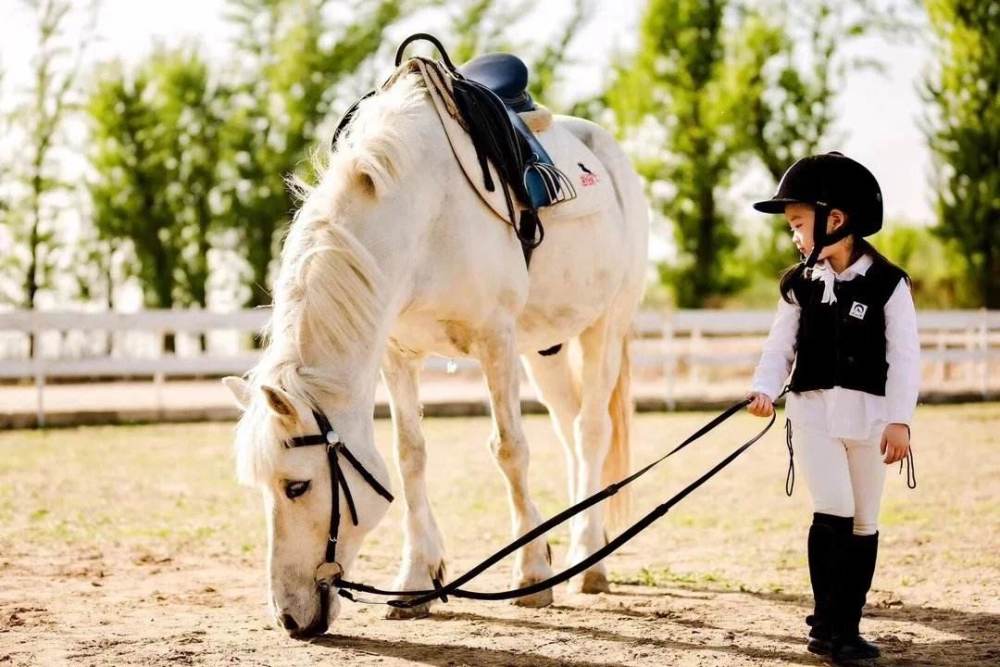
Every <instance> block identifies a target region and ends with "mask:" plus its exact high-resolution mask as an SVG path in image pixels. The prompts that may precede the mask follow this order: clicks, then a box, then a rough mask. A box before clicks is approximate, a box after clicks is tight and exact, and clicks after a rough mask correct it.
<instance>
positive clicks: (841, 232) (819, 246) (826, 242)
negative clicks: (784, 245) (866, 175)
mask: <svg viewBox="0 0 1000 667" xmlns="http://www.w3.org/2000/svg"><path fill="white" fill-rule="evenodd" d="M829 217H830V205H829V204H827V203H826V202H816V216H815V219H816V222H814V223H813V248H812V252H810V253H809V257H808V258H806V268H807V269H811V268H812V267H813V266H815V265H816V262H817V261H819V254H820V253H821V252H823V248H825V247H827V246H831V245H833V244H834V243H836V242H837V241H839V240H841V239H843V238H845V237H847V236H849V235H850V234H851V230H850V229H849V228H848V225H847V223H846V222H845V223H844V224H842V225H841V226H840V228H839V229H835V230H834V231H833V232H829V233H828V232H827V231H826V224H827V222H828V220H829Z"/></svg>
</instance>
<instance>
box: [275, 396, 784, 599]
mask: <svg viewBox="0 0 1000 667" xmlns="http://www.w3.org/2000/svg"><path fill="white" fill-rule="evenodd" d="M782 395H784V392H782ZM779 398H780V396H779ZM749 403H750V399H746V400H742V401H739V402H737V403H734V404H733V405H731V406H729V407H728V408H726V410H725V411H723V412H722V413H721V414H719V415H718V416H716V417H715V418H713V419H712V420H711V421H709V422H708V423H706V424H705V425H704V426H702V427H701V428H699V429H698V430H697V431H695V432H694V433H692V434H691V435H690V436H688V437H687V438H686V439H685V440H684V441H683V442H681V443H680V444H679V445H677V446H676V447H674V448H673V449H672V450H670V451H669V452H667V453H666V454H664V455H663V456H661V457H660V458H658V459H656V460H655V461H653V462H651V463H649V464H648V465H646V466H645V467H643V468H640V469H639V470H637V471H636V472H634V473H632V474H631V475H629V476H628V477H626V478H624V479H622V480H620V481H618V482H615V483H613V484H610V485H608V486H606V487H605V488H603V489H601V490H600V491H598V492H597V493H595V494H593V495H591V496H590V497H588V498H585V499H584V500H582V501H580V502H578V503H577V504H575V505H573V506H572V507H569V508H567V509H565V510H563V511H562V512H559V513H558V514H556V515H554V516H552V517H551V518H549V519H548V520H546V521H544V522H543V523H541V524H539V525H538V526H536V527H535V528H533V529H532V530H530V531H528V532H527V533H525V534H524V535H522V536H520V537H519V538H517V539H516V540H514V541H512V542H511V543H509V544H507V545H506V546H504V547H503V548H501V549H499V550H498V551H496V552H495V553H494V554H492V555H491V556H489V557H487V558H485V559H484V560H483V561H481V562H480V563H479V564H477V565H476V566H475V567H473V568H471V569H469V570H468V571H467V572H465V573H464V574H462V575H461V576H459V577H457V578H456V579H454V580H452V581H450V582H448V583H447V584H444V585H441V584H440V582H437V581H435V582H433V583H434V586H435V587H434V588H433V589H425V590H407V591H395V590H386V589H381V588H377V587H375V586H369V585H367V584H363V583H359V582H354V581H348V580H347V579H344V578H342V577H341V575H342V574H343V570H342V568H340V567H339V565H337V566H336V567H335V568H332V569H333V570H334V571H332V572H330V573H329V576H328V577H322V578H320V577H318V578H317V584H318V585H319V588H320V593H321V595H322V596H323V598H324V600H323V601H324V603H325V604H328V600H327V599H326V598H327V596H328V594H329V589H330V587H333V588H336V589H337V593H338V594H339V595H340V596H342V597H344V598H347V599H349V600H353V601H357V602H373V603H377V604H388V605H390V606H393V607H400V608H409V607H416V606H419V605H422V604H425V603H427V602H430V601H432V600H442V601H444V602H447V601H448V596H454V597H457V598H469V599H473V600H507V599H511V598H516V597H522V596H525V595H532V594H534V593H538V592H540V591H543V590H546V589H548V588H551V587H553V586H556V585H558V584H560V583H562V582H564V581H567V580H568V579H570V578H571V577H573V576H575V575H577V574H579V573H580V572H583V571H584V570H586V569H587V568H589V567H592V566H593V565H594V564H596V563H598V562H599V561H601V560H602V559H603V558H605V557H606V556H608V555H609V554H611V553H613V552H615V551H617V550H618V549H619V548H620V547H621V546H622V545H624V544H626V543H627V542H629V541H630V540H631V539H632V538H634V537H635V536H636V535H638V534H639V533H640V532H642V531H643V530H644V529H645V528H647V527H648V526H649V525H650V524H652V523H653V522H654V521H656V520H657V519H659V518H660V517H662V516H663V515H664V514H666V513H667V512H668V511H670V509H671V508H672V507H673V506H674V505H676V504H677V503H679V502H680V501H681V500H683V499H684V498H686V497H687V496H688V495H690V494H691V493H692V492H693V491H694V490H695V489H697V488H698V487H700V486H702V485H703V484H704V483H705V482H707V481H708V480H710V479H711V478H712V477H714V476H715V475H717V474H718V473H719V472H720V471H721V470H723V469H724V468H726V467H727V466H728V465H729V464H731V463H732V462H733V461H735V460H736V459H737V458H738V457H739V456H740V455H741V454H743V452H745V451H746V450H747V449H749V448H750V447H751V446H752V445H753V444H754V443H755V442H757V441H758V440H760V439H761V438H762V437H763V436H764V434H765V433H767V432H768V431H769V430H770V429H771V426H773V425H774V421H775V418H776V413H774V414H772V415H771V419H770V421H768V423H767V425H766V426H765V427H764V428H763V429H761V430H760V431H759V432H758V433H757V434H755V435H754V436H753V437H752V438H750V439H749V440H747V441H746V442H744V443H743V444H741V445H740V446H739V447H737V448H736V449H734V450H733V451H732V452H730V453H729V454H728V455H727V456H726V457H725V458H723V459H722V460H721V461H720V462H719V463H717V464H716V465H715V466H713V467H712V468H711V469H709V470H708V471H707V472H705V473H704V474H703V475H701V476H700V477H699V478H698V479H696V480H695V481H693V482H691V483H690V484H688V485H687V486H686V487H684V488H683V489H682V490H681V491H679V492H678V493H676V494H674V495H673V496H672V497H671V498H670V499H668V500H667V501H666V502H664V503H662V504H660V505H658V506H657V507H655V508H654V509H653V510H652V511H650V512H649V513H647V514H646V515H645V516H643V517H642V518H641V519H639V520H638V521H636V522H635V523H634V524H632V525H631V526H629V527H628V528H627V529H626V530H624V531H623V532H622V533H621V534H619V535H618V536H616V537H615V538H614V539H612V540H610V541H609V542H608V543H607V544H606V545H605V546H604V547H602V548H601V549H599V550H597V551H595V552H594V553H593V554H591V555H590V556H588V557H587V558H585V559H584V560H582V561H580V562H579V563H576V564H574V565H572V566H571V567H569V568H566V569H565V570H563V571H561V572H559V573H557V574H554V575H552V576H551V577H549V578H548V579H545V580H544V581H539V582H536V583H534V584H531V585H529V586H523V587H521V588H516V589H512V590H506V591H496V592H484V591H470V590H465V589H463V588H460V587H461V586H462V585H464V584H466V583H468V582H469V581H471V580H472V579H474V578H476V577H477V576H479V575H480V574H482V573H483V572H484V571H486V570H487V569H489V568H490V567H492V566H493V565H495V564H496V563H498V562H499V561H501V560H502V559H503V558H505V557H507V556H509V555H510V554H512V553H514V552H515V551H517V550H518V549H520V548H521V547H523V546H525V545H526V544H528V543H529V542H531V541H532V540H534V539H537V538H538V537H540V536H542V535H544V534H545V533H547V532H548V531H550V530H552V529H553V528H555V527H556V526H559V525H561V524H563V523H565V522H566V521H567V520H569V519H570V518H572V517H574V516H576V515H577V514H580V513H581V512H583V511H585V510H587V509H589V508H590V507H592V506H594V505H596V504H597V503H599V502H601V501H602V500H605V499H607V498H610V497H611V496H613V495H615V494H616V493H618V491H619V490H621V489H622V488H624V487H625V486H628V485H629V484H631V483H632V482H634V481H635V480H637V479H639V478H640V477H642V476H643V475H645V474H646V473H648V472H649V471H650V470H652V469H653V468H654V467H656V466H657V465H659V464H660V463H662V462H663V461H665V460H666V459H668V458H670V457H671V456H673V455H674V454H676V453H677V452H679V451H681V450H682V449H684V448H686V447H687V446H689V445H690V444H692V443H693V442H695V441H696V440H698V439H700V438H701V437H703V436H704V435H706V434H707V433H709V432H710V431H712V430H713V429H715V428H716V427H717V426H719V425H720V424H721V423H723V422H725V421H726V420H728V419H729V418H730V417H732V416H733V415H735V414H736V413H737V412H739V411H740V410H742V409H743V408H745V407H746V406H747V405H749ZM313 414H314V415H315V417H316V423H317V425H318V426H319V428H320V431H321V433H320V434H318V435H308V436H302V437H299V438H293V439H292V440H291V441H290V444H289V446H292V447H301V446H306V445H326V447H327V460H328V461H329V464H330V481H331V489H332V490H333V500H332V503H333V507H332V512H331V515H330V540H329V543H328V544H327V551H326V564H336V543H337V531H338V528H339V524H340V516H341V513H340V498H339V496H340V494H339V493H337V489H338V487H339V489H340V490H342V491H343V492H344V497H345V499H346V500H347V504H348V507H349V508H350V511H351V519H352V521H353V522H354V524H355V525H357V523H358V520H357V512H356V510H355V507H354V501H353V498H352V496H351V492H350V487H349V486H348V485H347V481H346V480H345V479H344V477H343V474H341V470H340V464H339V459H338V453H340V454H343V455H344V458H345V459H347V460H348V461H349V462H350V463H351V465H352V466H353V467H354V468H355V470H357V471H358V472H359V473H360V474H361V476H362V478H364V479H365V481H366V482H368V484H369V485H370V486H371V487H372V488H373V489H375V491H376V492H378V493H379V495H381V496H382V497H383V498H385V499H387V500H389V501H390V502H391V501H392V494H390V493H389V491H387V490H386V489H385V487H383V486H382V485H381V484H380V483H379V482H378V481H377V480H376V479H375V478H374V477H373V476H372V475H371V474H370V473H369V472H368V471H367V470H365V468H364V466H362V465H361V463H360V462H359V461H358V460H357V459H356V458H355V457H354V455H353V454H351V453H350V450H348V449H347V448H346V447H345V446H344V444H343V443H342V442H341V441H340V437H339V436H338V435H337V433H336V431H334V429H333V428H332V427H331V425H330V422H329V421H328V420H327V419H326V417H324V416H323V415H322V413H320V412H318V411H314V413H313ZM322 567H323V566H321V569H322ZM351 591H356V592H359V593H366V594H370V595H378V596H386V597H396V598H398V597H405V599H393V600H388V601H386V602H385V603H381V602H376V601H369V600H360V599H356V598H355V596H354V595H353V594H352V593H351Z"/></svg>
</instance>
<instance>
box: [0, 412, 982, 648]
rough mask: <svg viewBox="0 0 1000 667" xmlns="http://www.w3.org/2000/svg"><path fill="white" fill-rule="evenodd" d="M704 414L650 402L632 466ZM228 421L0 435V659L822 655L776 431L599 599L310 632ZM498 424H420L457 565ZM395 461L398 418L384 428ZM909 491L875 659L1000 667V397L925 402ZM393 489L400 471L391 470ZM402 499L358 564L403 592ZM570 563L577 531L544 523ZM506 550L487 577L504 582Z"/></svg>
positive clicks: (545, 489) (495, 475)
mask: <svg viewBox="0 0 1000 667" xmlns="http://www.w3.org/2000/svg"><path fill="white" fill-rule="evenodd" d="M709 417H710V415H709V414H704V413H702V414H697V413H685V414H676V415H641V416H639V417H638V418H637V419H636V429H635V447H634V451H635V462H636V464H639V463H641V462H644V461H647V460H650V459H651V458H653V457H654V456H655V455H656V454H657V453H658V452H661V451H664V450H665V448H666V447H667V446H668V445H670V444H672V443H675V442H677V441H678V440H680V439H681V438H682V437H683V436H684V435H686V434H687V433H689V432H691V431H693V430H694V429H695V428H697V426H698V425H700V424H701V423H702V422H704V421H706V420H707V419H708V418H709ZM761 424H762V422H760V421H758V420H754V419H752V418H750V417H738V418H736V419H734V420H732V423H731V424H727V425H726V426H725V427H724V428H721V429H719V431H718V434H717V435H716V434H713V435H712V436H711V437H710V438H708V439H706V440H705V441H704V442H703V443H702V444H700V445H697V446H696V447H695V448H694V449H690V450H688V451H685V452H684V453H683V454H681V455H679V456H678V457H675V459H674V460H672V461H671V462H670V463H668V464H666V465H664V466H662V467H661V468H660V469H658V470H657V471H656V472H655V473H653V474H651V475H649V476H647V477H646V478H644V479H643V480H642V481H641V482H639V483H638V487H637V490H636V496H635V500H636V502H635V507H636V511H637V515H638V513H639V512H643V511H644V510H646V509H649V508H651V507H653V506H654V505H656V504H658V503H659V502H662V500H664V499H665V498H667V497H668V496H669V495H670V494H671V493H672V492H673V491H675V490H678V489H680V488H681V487H683V486H684V485H685V484H686V483H687V482H688V481H690V480H691V479H693V478H694V477H695V476H697V474H699V472H700V471H702V470H704V469H706V468H708V467H709V466H710V465H711V464H712V463H713V462H714V460H717V459H718V458H721V457H722V456H723V455H724V454H725V452H727V451H729V449H730V448H731V447H732V446H734V444H735V443H736V442H737V440H739V439H743V438H745V437H747V436H748V435H749V434H750V433H751V432H752V430H753V429H754V428H759V426H760V425H761ZM232 428H233V426H232V424H228V423H223V424H198V425H162V426H136V427H94V428H80V429H57V430H50V431H44V432H31V431H8V432H4V433H0V666H4V667H6V666H7V665H60V664H74V665H75V664H80V665H128V664H137V665H189V664H210V665H216V664H225V665H230V664H235V665H296V666H301V665H310V664H340V663H343V664H351V665H354V664H361V665H368V664H379V665H399V664H424V665H442V666H443V665H497V666H499V665H523V666H525V667H527V666H529V665H530V666H540V667H549V666H553V665H563V664H575V665H619V664H621V665H758V664H769V665H770V664H779V665H785V664H787V665H814V664H820V661H819V660H817V659H815V658H814V657H813V656H811V655H810V654H808V653H806V651H805V649H804V642H803V635H804V630H805V625H804V623H803V617H804V615H805V614H806V612H807V605H808V604H809V596H808V590H809V589H808V579H807V573H806V564H805V535H806V530H807V526H808V523H809V520H810V510H809V506H808V498H807V493H806V490H805V488H804V487H805V485H804V482H803V481H802V480H801V479H800V481H799V488H798V489H797V490H796V493H795V496H794V497H793V498H792V499H788V498H786V497H785V495H784V491H783V484H784V474H785V473H784V466H785V458H784V456H785V454H784V434H783V432H782V430H781V429H780V428H778V427H777V426H776V427H775V429H774V430H773V431H772V432H771V433H770V434H769V435H768V436H767V437H766V438H765V439H764V440H762V441H761V442H759V443H758V444H757V445H756V446H755V447H754V448H753V449H751V450H750V451H749V452H748V453H747V454H746V455H745V456H744V457H743V458H741V459H740V460H739V461H737V462H736V463H735V464H734V465H733V466H731V467H730V468H729V469H727V470H726V471H725V472H724V473H722V475H720V476H719V477H717V478H716V479H714V480H712V481H711V482H709V484H708V485H706V486H705V487H703V488H702V489H700V490H699V491H697V492H695V494H693V495H692V496H691V497H690V498H688V499H687V500H686V501H684V502H683V503H682V504H680V505H679V506H677V507H676V508H674V510H673V511H671V513H670V514H668V515H667V516H666V517H664V518H663V519H661V520H660V521H659V522H658V523H657V524H655V525H654V526H653V527H652V528H651V529H650V530H649V531H648V532H646V533H644V534H643V535H641V536H640V537H639V538H637V539H636V540H635V541H633V542H632V543H630V544H629V545H627V546H626V547H625V548H624V549H623V550H622V551H621V552H620V553H618V554H616V555H614V556H612V557H611V558H610V560H609V561H608V566H609V570H610V572H611V574H612V578H613V580H614V581H616V582H617V584H616V585H615V586H614V591H613V593H611V594H607V595H597V596H574V595H570V594H568V593H567V592H566V591H565V590H564V589H560V590H557V591H556V602H555V605H554V606H552V607H549V608H547V609H541V610H529V609H520V608H518V607H514V606H512V605H510V604H506V603H474V602H463V601H457V602H451V603H449V604H447V605H438V606H437V607H436V608H435V612H434V614H433V615H432V616H431V617H430V618H427V619H422V620H415V621H388V620H383V618H382V616H383V613H384V608H382V607H375V606H364V605H354V604H350V603H345V608H344V612H343V614H342V615H341V617H340V618H339V619H338V620H337V621H336V622H335V623H334V625H333V626H332V627H331V629H330V633H329V634H328V635H326V636H324V637H322V638H320V639H318V640H315V641H313V642H311V643H302V642H297V641H294V640H292V639H289V638H288V637H287V636H286V635H285V633H284V632H283V631H279V630H277V629H275V628H274V627H272V626H271V625H270V621H269V614H268V611H267V608H266V604H265V595H266V593H265V591H266V587H265V578H264V575H265V573H264V569H263V562H264V555H263V545H264V522H263V514H262V511H261V502H260V500H259V497H258V495H257V493H256V492H255V491H251V490H247V489H243V488H240V487H238V486H237V485H236V484H235V482H234V479H233V474H232V460H231V452H230V449H231V443H232V437H231V435H232ZM489 430H490V426H489V423H488V421H487V420H485V419H467V420H465V419H453V420H427V422H426V432H427V435H428V442H429V447H430V465H429V469H430V473H429V480H428V484H429V487H430V493H431V499H432V502H433V504H434V507H435V509H436V511H437V515H438V519H439V522H440V524H441V526H442V529H443V530H444V532H445V537H446V544H447V546H448V550H449V562H448V566H449V569H450V571H451V572H453V573H457V572H460V571H464V569H466V568H467V567H469V566H471V565H473V564H474V563H475V562H476V561H477V560H478V559H479V558H481V557H483V556H485V555H487V554H488V553H490V552H492V551H493V549H494V548H495V547H496V546H499V545H500V544H502V543H503V542H504V541H505V540H506V539H507V538H508V537H509V536H508V526H509V519H508V512H507V500H506V493H505V491H504V486H503V482H502V478H501V476H500V474H499V472H498V471H497V470H496V468H495V467H494V464H493V461H492V458H491V456H490V454H489V451H488V449H487V447H486V441H487V437H488V435H489ZM527 430H528V436H529V439H530V441H531V443H532V467H531V479H532V488H533V489H534V492H535V497H536V500H537V502H538V503H539V505H540V507H541V509H542V511H543V513H544V514H546V515H548V514H551V513H553V512H555V511H558V510H559V509H560V508H561V507H562V506H564V504H565V493H564V487H565V483H564V473H563V464H562V461H563V459H562V453H561V450H560V446H559V445H558V443H557V441H556V439H555V437H554V435H553V434H552V431H551V429H550V427H549V424H548V421H547V419H545V418H543V417H531V418H529V419H528V420H527ZM376 434H377V439H378V443H379V446H380V447H381V448H382V449H383V451H384V452H385V453H388V446H389V443H390V436H389V423H388V422H385V421H380V422H379V423H378V425H377V429H376ZM914 435H915V437H914V444H915V448H916V462H917V472H918V475H919V482H920V485H919V487H918V489H917V490H916V491H909V490H907V489H906V486H905V483H904V481H903V479H902V478H900V477H897V476H896V475H895V473H894V472H893V473H892V474H890V476H889V479H888V481H887V489H886V497H885V502H884V505H883V513H882V525H881V530H882V543H881V551H880V558H879V561H880V562H879V569H878V572H877V574H876V579H875V584H874V591H873V593H872V594H871V595H870V601H871V602H872V603H873V604H872V607H871V612H870V614H869V615H868V616H867V617H866V620H865V621H864V622H863V630H864V631H865V632H866V634H867V635H868V636H870V637H871V638H874V639H875V640H876V641H878V643H879V644H880V645H881V646H882V648H883V651H884V654H885V657H884V658H883V660H882V662H881V663H880V664H886V665H949V666H950V665H988V664H994V665H995V664H1000V623H998V620H1000V556H998V554H1000V531H998V528H1000V525H998V524H1000V478H998V475H997V473H998V470H1000V404H995V403H994V404H978V405H968V406H949V407H928V408H922V409H921V410H920V411H919V413H918V417H917V423H916V425H915V427H914ZM393 484H394V488H396V489H398V488H399V481H398V480H397V479H394V480H393ZM401 510H402V507H401V504H400V503H399V502H397V503H394V506H393V508H392V509H391V510H390V513H389V518H388V519H387V520H386V521H385V522H383V524H382V525H381V526H380V527H379V529H378V530H377V531H376V532H375V533H374V534H373V535H372V536H371V538H370V539H369V540H368V542H367V543H366V546H365V547H364V548H363V550H362V556H361V558H362V559H361V560H360V562H359V569H358V570H357V571H355V572H352V578H354V579H356V580H363V581H366V582H369V583H373V584H376V585H379V584H383V585H388V584H390V583H391V581H392V578H393V576H394V574H395V571H396V567H397V565H398V558H399V552H400V543H401V531H400V527H399V521H400V516H401ZM550 541H551V543H552V546H553V549H554V552H555V555H556V563H557V564H559V563H561V562H562V559H561V557H562V555H563V554H564V553H565V549H566V531H565V530H559V531H556V532H555V533H554V534H553V535H552V537H551V538H550ZM509 565H510V564H509V563H505V566H504V567H502V568H500V569H499V571H497V572H496V573H493V574H491V575H489V576H487V577H485V578H483V579H482V580H481V581H478V582H477V583H476V586H475V587H477V588H480V589H487V588H490V589H494V588H500V587H503V586H506V585H507V584H509V583H510V582H509V579H508V577H509Z"/></svg>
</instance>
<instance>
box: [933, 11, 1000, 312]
mask: <svg viewBox="0 0 1000 667" xmlns="http://www.w3.org/2000/svg"><path fill="white" fill-rule="evenodd" d="M927 9H928V12H929V15H930V19H931V24H932V26H933V28H934V31H935V34H936V36H937V40H936V44H935V48H936V50H937V54H938V58H937V66H936V68H935V71H933V72H932V73H931V74H930V75H929V77H928V79H927V81H926V82H925V87H924V90H925V96H926V99H927V100H928V101H929V102H930V104H931V110H930V113H929V114H928V117H927V121H926V123H925V126H926V132H927V136H928V139H929V141H930V146H931V150H932V151H933V154H934V158H935V166H936V174H935V185H936V188H935V189H936V192H937V202H936V206H937V213H938V225H937V227H936V231H937V233H938V234H940V236H941V237H942V238H944V239H946V240H947V241H949V242H951V243H953V244H954V245H955V246H957V248H958V249H959V250H960V254H961V257H962V258H963V260H964V263H965V267H966V274H967V276H968V278H969V280H970V281H971V283H972V284H973V285H974V286H975V292H976V294H975V300H976V302H978V303H979V304H981V305H984V306H986V307H987V308H1000V3H997V2H979V1H976V0H929V1H928V3H927Z"/></svg>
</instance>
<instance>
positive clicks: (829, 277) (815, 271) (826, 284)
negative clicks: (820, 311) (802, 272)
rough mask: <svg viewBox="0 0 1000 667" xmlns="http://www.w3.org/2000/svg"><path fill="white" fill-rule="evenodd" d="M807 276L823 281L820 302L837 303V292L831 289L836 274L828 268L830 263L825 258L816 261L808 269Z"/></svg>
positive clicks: (835, 279)
mask: <svg viewBox="0 0 1000 667" xmlns="http://www.w3.org/2000/svg"><path fill="white" fill-rule="evenodd" d="M809 278H810V279H811V280H822V281H823V298H822V299H820V303H830V304H833V303H837V294H836V293H835V292H834V291H833V286H834V284H835V283H836V281H837V276H836V274H835V273H834V272H833V269H832V268H830V263H829V262H827V261H826V260H823V261H822V262H817V263H816V265H815V266H813V267H812V268H811V269H810V270H809Z"/></svg>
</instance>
